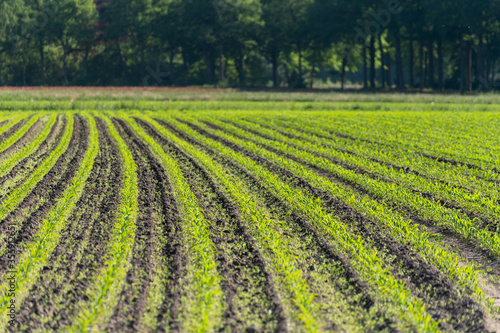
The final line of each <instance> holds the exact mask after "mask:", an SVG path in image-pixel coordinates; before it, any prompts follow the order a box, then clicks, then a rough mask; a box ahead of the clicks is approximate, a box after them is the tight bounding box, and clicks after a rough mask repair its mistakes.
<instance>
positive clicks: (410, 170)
mask: <svg viewBox="0 0 500 333" xmlns="http://www.w3.org/2000/svg"><path fill="white" fill-rule="evenodd" d="M221 121H223V122H226V123H228V124H231V125H233V126H236V127H238V128H240V129H242V130H245V131H248V132H250V133H253V134H255V135H258V136H260V137H263V138H266V139H269V140H276V139H274V138H271V137H268V136H267V135H265V134H262V133H260V132H259V131H257V130H251V129H248V128H245V127H243V126H241V125H239V124H237V123H234V122H232V121H229V120H222V119H221ZM245 121H247V122H249V123H252V124H255V125H256V126H261V127H263V128H266V129H269V130H273V131H276V132H277V133H279V134H281V135H283V136H286V137H289V138H291V139H297V140H302V141H309V142H311V143H315V142H314V141H313V140H308V139H306V138H302V137H298V136H295V135H293V134H290V133H286V132H283V131H280V130H279V128H273V127H271V126H266V125H263V124H260V123H256V122H253V121H251V120H247V119H245ZM204 123H206V124H207V125H212V126H215V125H213V124H210V123H207V122H204ZM315 135H316V134H315ZM316 136H320V135H316ZM286 143H287V144H289V145H291V146H294V147H296V148H299V149H301V148H300V147H297V146H295V145H294V144H293V143H290V142H286ZM322 146H325V147H328V148H331V149H334V150H336V151H338V152H341V153H346V154H349V155H351V156H356V157H363V158H365V159H367V160H369V161H372V162H375V163H378V164H381V165H384V166H386V167H389V168H392V169H394V170H397V171H403V172H405V173H407V174H413V175H415V176H419V177H422V178H424V179H427V180H429V181H433V182H435V181H437V182H440V183H441V184H445V185H449V186H454V187H457V188H460V189H463V190H466V191H468V192H470V193H474V190H473V189H470V188H467V187H464V186H462V185H458V184H452V183H451V182H449V181H447V180H443V179H437V178H434V177H431V176H428V175H424V174H423V173H421V172H419V171H417V170H413V169H411V168H408V167H401V166H398V165H396V164H394V163H390V162H387V161H381V160H378V159H376V158H371V157H367V156H363V155H361V154H358V153H355V152H353V151H350V150H347V149H341V148H338V147H335V146H333V145H329V144H322ZM310 153H312V154H315V153H314V152H311V151H310ZM316 155H320V154H316ZM335 163H336V164H339V162H335ZM349 168H351V170H354V169H355V168H354V167H352V166H349ZM356 170H357V169H356Z"/></svg>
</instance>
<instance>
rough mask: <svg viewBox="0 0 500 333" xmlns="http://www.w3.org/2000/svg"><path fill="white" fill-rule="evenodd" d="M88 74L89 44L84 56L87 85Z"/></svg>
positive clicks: (84, 73)
mask: <svg viewBox="0 0 500 333" xmlns="http://www.w3.org/2000/svg"><path fill="white" fill-rule="evenodd" d="M88 74H89V46H88V45H85V55H84V57H83V75H84V78H85V85H87V84H88V82H87V80H88Z"/></svg>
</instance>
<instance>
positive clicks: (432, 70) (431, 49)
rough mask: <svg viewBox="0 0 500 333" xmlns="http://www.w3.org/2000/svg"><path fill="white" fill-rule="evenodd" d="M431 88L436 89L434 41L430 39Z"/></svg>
mask: <svg viewBox="0 0 500 333" xmlns="http://www.w3.org/2000/svg"><path fill="white" fill-rule="evenodd" d="M428 51H429V55H428V57H429V88H431V89H434V41H433V40H432V39H431V40H430V41H429V50H428Z"/></svg>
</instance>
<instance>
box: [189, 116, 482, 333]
mask: <svg viewBox="0 0 500 333" xmlns="http://www.w3.org/2000/svg"><path fill="white" fill-rule="evenodd" d="M190 126H191V127H192V128H193V129H195V130H197V131H199V132H200V133H202V134H204V135H206V136H209V137H211V138H212V139H214V140H218V141H219V142H221V143H223V144H224V145H226V146H228V147H230V148H233V149H238V150H239V151H240V152H242V153H244V154H245V155H247V156H249V157H251V158H253V159H255V160H257V161H258V162H259V163H261V164H263V165H265V166H266V167H267V168H269V169H270V170H272V171H273V172H275V173H276V174H278V175H279V176H280V177H281V178H282V179H283V180H284V181H286V182H288V183H290V184H292V185H294V186H295V187H297V188H300V189H301V190H305V191H307V192H309V194H310V195H314V196H316V197H319V198H321V199H322V200H323V202H325V207H328V209H329V210H330V211H331V212H332V213H334V214H336V215H337V216H339V217H340V218H341V219H342V221H344V222H346V223H348V224H351V225H353V226H355V227H356V228H357V230H358V231H359V232H360V234H361V235H362V236H363V238H365V239H367V240H370V241H371V243H372V244H373V245H374V246H375V247H376V248H377V249H378V250H379V251H380V252H381V253H385V254H386V258H387V259H389V258H393V260H392V261H391V264H392V266H393V267H400V268H402V270H401V271H394V273H396V274H397V276H398V277H399V278H400V279H403V280H405V281H407V286H408V287H409V288H410V289H411V290H412V292H413V293H414V294H416V295H417V296H419V297H422V298H423V299H424V300H425V301H426V304H428V306H429V307H428V309H427V311H428V312H429V313H430V314H431V315H432V316H433V319H435V320H449V324H448V323H446V322H443V323H442V324H441V327H440V328H442V329H449V328H452V329H455V330H470V329H472V330H474V329H476V330H478V331H481V330H484V329H485V328H484V312H483V311H482V310H481V308H480V306H479V305H478V304H477V303H476V302H475V301H473V300H471V299H470V298H469V297H462V296H460V295H459V293H458V291H457V289H456V287H455V286H454V285H453V283H452V282H451V281H449V280H448V279H447V278H446V277H444V276H443V274H441V273H440V272H439V271H438V270H437V269H436V268H435V267H434V266H432V265H429V264H427V263H426V262H425V260H423V259H422V258H420V256H418V255H417V254H416V253H415V252H414V251H413V250H411V249H410V248H408V247H407V246H406V245H401V244H400V243H399V242H397V241H396V240H394V239H393V238H392V237H390V236H389V235H387V234H386V233H385V232H384V230H383V228H381V227H380V226H379V225H378V224H377V223H376V222H374V221H371V220H370V219H367V218H366V217H364V216H363V215H361V214H359V213H357V212H356V211H355V210H354V209H353V208H351V207H349V206H347V205H345V204H343V203H341V202H340V201H339V200H338V199H336V198H332V197H331V196H330V195H329V194H328V193H325V192H324V191H322V190H320V189H317V188H314V187H313V186H311V185H310V184H309V183H307V182H306V181H304V180H303V179H301V178H299V177H296V176H294V175H292V174H291V173H290V172H288V171H286V170H284V169H282V168H281V167H280V166H276V165H274V164H272V163H271V162H269V161H267V160H265V159H263V158H260V157H259V156H257V155H255V154H254V153H252V152H249V151H246V150H244V149H241V148H240V147H238V146H236V145H235V144H233V143H231V142H228V141H226V140H223V139H221V138H218V137H216V136H212V135H211V134H209V133H207V132H206V131H204V130H202V129H200V128H198V127H196V126H195V125H192V124H191V125H190ZM218 129H220V128H218ZM265 148H266V149H268V150H271V151H273V152H275V153H277V154H281V155H286V154H284V153H282V152H279V151H277V150H275V149H273V148H271V147H265ZM287 157H288V158H292V157H290V156H287ZM296 161H297V162H300V163H303V164H307V162H304V161H299V160H296ZM316 171H317V170H316ZM322 173H323V174H325V172H324V171H323V172H322ZM329 178H330V179H332V180H333V181H336V182H339V183H341V184H342V185H344V186H351V185H353V184H346V183H345V182H342V181H341V180H339V179H336V178H334V177H333V176H332V175H330V174H329ZM449 325H451V326H449Z"/></svg>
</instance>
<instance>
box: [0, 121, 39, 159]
mask: <svg viewBox="0 0 500 333" xmlns="http://www.w3.org/2000/svg"><path fill="white" fill-rule="evenodd" d="M31 117H32V116H29V117H26V118H24V119H22V120H20V121H18V122H17V123H16V124H14V126H12V127H11V128H9V129H8V130H7V131H5V133H3V134H1V135H0V143H2V142H3V141H5V140H7V139H8V138H10V137H11V136H12V135H13V134H14V133H16V132H17V130H18V129H20V128H21V127H22V126H23V125H24V124H25V123H26V122H27V121H28V120H30V119H31ZM0 156H1V155H0Z"/></svg>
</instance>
